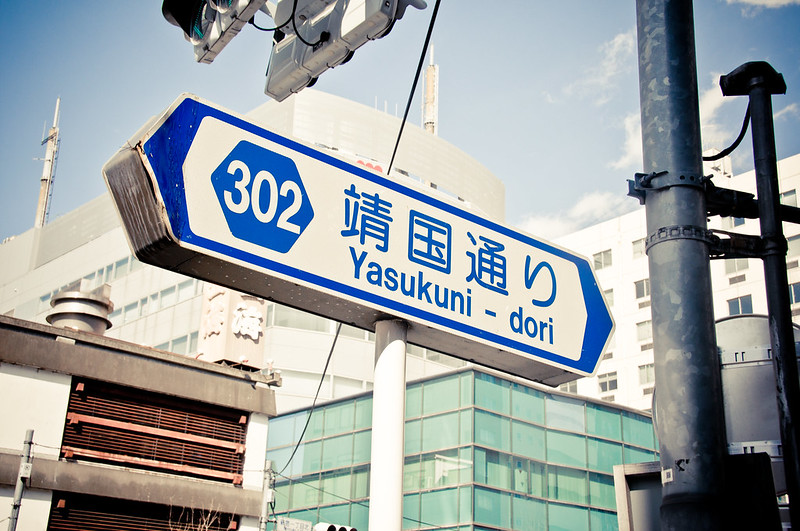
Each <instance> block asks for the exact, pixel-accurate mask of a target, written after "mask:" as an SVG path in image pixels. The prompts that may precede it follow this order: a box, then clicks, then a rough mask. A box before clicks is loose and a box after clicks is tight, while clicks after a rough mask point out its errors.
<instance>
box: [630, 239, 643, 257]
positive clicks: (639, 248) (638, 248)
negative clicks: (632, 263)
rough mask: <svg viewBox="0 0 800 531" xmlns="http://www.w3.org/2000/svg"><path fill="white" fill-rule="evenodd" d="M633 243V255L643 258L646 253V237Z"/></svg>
mask: <svg viewBox="0 0 800 531" xmlns="http://www.w3.org/2000/svg"><path fill="white" fill-rule="evenodd" d="M631 245H632V246H633V257H634V258H641V257H642V256H644V255H645V247H644V238H639V239H638V240H634V241H633V242H632V243H631Z"/></svg>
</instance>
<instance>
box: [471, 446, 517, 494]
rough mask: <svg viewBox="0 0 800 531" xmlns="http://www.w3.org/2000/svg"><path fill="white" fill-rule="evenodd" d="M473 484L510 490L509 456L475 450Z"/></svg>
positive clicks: (490, 451)
mask: <svg viewBox="0 0 800 531" xmlns="http://www.w3.org/2000/svg"><path fill="white" fill-rule="evenodd" d="M474 468H475V482H476V483H483V484H485V485H489V486H491V487H499V488H501V489H509V488H511V472H512V462H511V456H510V455H508V454H503V453H500V452H496V451H494V450H484V449H482V448H475V464H474Z"/></svg>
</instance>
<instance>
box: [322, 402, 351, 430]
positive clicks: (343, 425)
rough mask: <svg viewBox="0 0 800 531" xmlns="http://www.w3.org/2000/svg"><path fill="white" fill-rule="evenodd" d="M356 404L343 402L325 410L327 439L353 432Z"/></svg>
mask: <svg viewBox="0 0 800 531" xmlns="http://www.w3.org/2000/svg"><path fill="white" fill-rule="evenodd" d="M354 416H355V403H354V402H351V401H347V402H342V403H341V404H336V405H335V406H329V407H326V408H325V430H324V433H325V437H329V436H331V435H338V434H340V433H345V432H349V431H353V418H354Z"/></svg>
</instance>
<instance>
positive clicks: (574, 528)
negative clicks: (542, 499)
mask: <svg viewBox="0 0 800 531" xmlns="http://www.w3.org/2000/svg"><path fill="white" fill-rule="evenodd" d="M548 520H549V522H550V527H549V531H588V529H589V511H588V510H587V509H582V508H580V507H571V506H568V505H559V504H557V503H551V504H550V506H549V507H548Z"/></svg>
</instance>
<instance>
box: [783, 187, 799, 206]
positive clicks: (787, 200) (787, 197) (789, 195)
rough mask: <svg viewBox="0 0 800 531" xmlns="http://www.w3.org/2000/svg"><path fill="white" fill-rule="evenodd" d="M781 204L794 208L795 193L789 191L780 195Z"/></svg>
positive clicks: (795, 204)
mask: <svg viewBox="0 0 800 531" xmlns="http://www.w3.org/2000/svg"><path fill="white" fill-rule="evenodd" d="M781 204H782V205H788V206H793V207H796V206H797V192H796V191H795V190H789V191H787V192H783V193H782V194H781Z"/></svg>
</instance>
